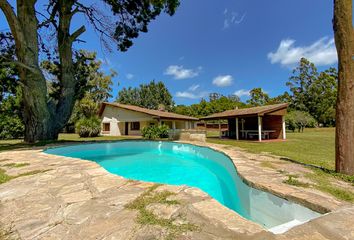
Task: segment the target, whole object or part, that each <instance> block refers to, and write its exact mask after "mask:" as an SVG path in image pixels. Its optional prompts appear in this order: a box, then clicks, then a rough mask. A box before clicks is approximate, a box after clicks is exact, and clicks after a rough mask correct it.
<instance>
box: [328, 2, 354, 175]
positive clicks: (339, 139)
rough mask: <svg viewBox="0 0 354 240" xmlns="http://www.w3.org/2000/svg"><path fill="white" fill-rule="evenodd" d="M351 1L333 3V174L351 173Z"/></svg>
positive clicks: (353, 67) (353, 138)
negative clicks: (335, 78) (335, 66)
mask: <svg viewBox="0 0 354 240" xmlns="http://www.w3.org/2000/svg"><path fill="white" fill-rule="evenodd" d="M352 4H353V3H352V0H334V18H333V30H334V38H335V44H336V47H337V52H338V96H337V110H336V171H337V172H340V173H345V174H350V175H353V174H354V145H353V142H354V58H353V56H354V31H353V25H352V7H353V5H352Z"/></svg>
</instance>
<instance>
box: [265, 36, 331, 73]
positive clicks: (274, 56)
mask: <svg viewBox="0 0 354 240" xmlns="http://www.w3.org/2000/svg"><path fill="white" fill-rule="evenodd" d="M302 57H305V58H307V59H308V60H309V61H311V62H313V63H314V64H315V65H317V66H325V65H331V64H334V63H336V62H337V61H338V58H337V51H336V47H335V44H334V39H333V38H328V37H324V38H321V39H319V40H317V41H316V42H314V43H313V44H311V45H309V46H295V40H293V39H285V40H282V41H281V42H280V44H279V47H278V49H277V51H276V52H270V53H268V59H269V60H270V61H271V63H272V64H274V63H280V64H281V65H283V66H287V67H293V66H294V65H295V64H297V63H298V62H299V61H300V59H301V58H302Z"/></svg>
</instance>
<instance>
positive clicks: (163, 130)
mask: <svg viewBox="0 0 354 240" xmlns="http://www.w3.org/2000/svg"><path fill="white" fill-rule="evenodd" d="M168 130H169V127H168V126H167V125H161V126H155V125H152V126H149V127H144V128H143V129H142V130H141V133H142V135H143V138H146V139H157V138H167V137H168Z"/></svg>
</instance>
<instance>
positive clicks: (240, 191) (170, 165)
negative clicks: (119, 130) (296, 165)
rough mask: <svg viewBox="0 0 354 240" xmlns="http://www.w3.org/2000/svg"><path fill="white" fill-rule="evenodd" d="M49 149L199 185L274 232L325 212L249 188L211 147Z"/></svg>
mask: <svg viewBox="0 0 354 240" xmlns="http://www.w3.org/2000/svg"><path fill="white" fill-rule="evenodd" d="M45 152H46V153H48V154H55V155H61V156H67V157H74V158H81V159H86V160H91V161H94V162H96V163H98V164H99V165H101V166H102V167H103V168H105V169H106V170H107V171H109V172H111V173H113V174H117V175H120V176H123V177H126V178H128V179H134V180H141V181H148V182H156V183H165V184H171V185H187V186H191V187H196V188H199V189H201V190H203V191H204V192H206V193H208V194H209V195H210V196H211V197H213V198H214V199H216V200H217V201H219V202H220V203H221V204H223V205H224V206H226V207H228V208H230V209H232V210H234V211H236V212H237V213H238V214H240V215H241V216H243V217H244V218H246V219H249V220H251V221H254V222H256V223H258V224H261V225H262V226H264V227H265V228H267V229H268V230H270V231H272V232H274V233H281V232H284V231H286V230H288V229H289V228H291V227H293V226H296V225H299V224H301V223H304V222H307V221H309V220H311V219H313V218H316V217H318V216H320V215H321V214H319V213H317V212H314V211H312V210H310V209H308V208H305V207H303V206H301V205H299V204H296V203H293V202H290V201H287V200H285V199H282V198H279V197H277V196H275V195H273V194H270V193H268V192H264V191H260V190H257V189H254V188H252V187H249V186H248V185H247V184H245V183H244V182H243V181H242V179H241V178H240V177H239V175H238V174H237V171H236V169H235V166H234V165H233V163H232V161H231V159H230V158H229V157H228V156H226V155H224V154H223V153H221V152H217V151H214V150H212V149H210V148H207V147H199V146H195V145H191V144H182V143H175V142H158V141H119V142H111V143H95V144H81V145H73V146H66V147H56V148H49V149H47V150H45ZM255 174H257V173H255Z"/></svg>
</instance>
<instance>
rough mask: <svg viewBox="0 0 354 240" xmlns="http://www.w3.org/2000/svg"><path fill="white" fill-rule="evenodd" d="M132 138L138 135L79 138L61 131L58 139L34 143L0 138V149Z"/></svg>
mask: <svg viewBox="0 0 354 240" xmlns="http://www.w3.org/2000/svg"><path fill="white" fill-rule="evenodd" d="M134 138H139V137H133V136H120V137H114V136H99V137H94V138H80V137H79V135H78V134H72V133H70V134H68V133H62V134H59V139H58V141H48V142H39V143H36V144H26V143H24V142H23V140H22V139H15V140H0V151H5V150H12V149H16V148H26V147H31V146H44V145H46V144H49V143H56V142H57V143H60V142H62V143H64V142H88V141H114V140H122V139H134Z"/></svg>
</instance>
